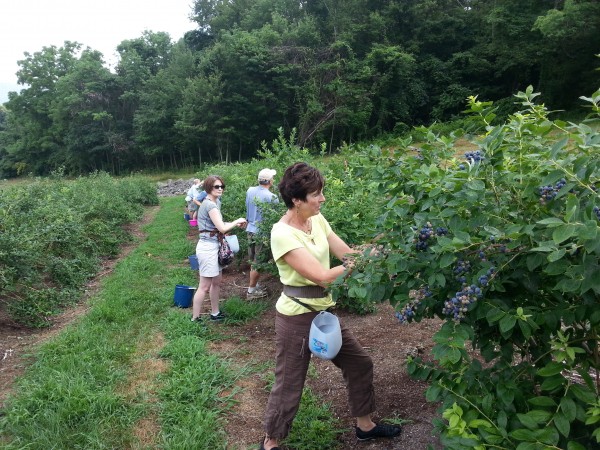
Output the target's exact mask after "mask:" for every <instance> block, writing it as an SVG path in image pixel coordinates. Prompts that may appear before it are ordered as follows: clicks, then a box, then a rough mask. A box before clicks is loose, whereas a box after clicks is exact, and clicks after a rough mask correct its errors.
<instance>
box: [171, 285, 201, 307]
mask: <svg viewBox="0 0 600 450" xmlns="http://www.w3.org/2000/svg"><path fill="white" fill-rule="evenodd" d="M194 292H196V288H195V287H193V286H186V285H184V284H177V285H175V296H174V297H173V302H174V304H175V306H178V307H180V308H189V307H190V306H192V298H194Z"/></svg>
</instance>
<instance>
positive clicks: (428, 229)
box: [415, 222, 448, 251]
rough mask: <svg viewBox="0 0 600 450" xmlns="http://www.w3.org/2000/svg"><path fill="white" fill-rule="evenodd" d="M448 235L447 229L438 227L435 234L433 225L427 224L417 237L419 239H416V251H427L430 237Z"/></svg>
mask: <svg viewBox="0 0 600 450" xmlns="http://www.w3.org/2000/svg"><path fill="white" fill-rule="evenodd" d="M447 234H448V229H447V228H444V227H437V228H436V229H435V232H434V231H433V225H431V222H427V223H426V224H425V225H423V227H422V228H421V230H420V231H419V235H418V236H417V239H415V241H416V243H417V245H416V249H417V250H419V251H425V250H427V247H428V244H427V241H428V240H429V238H430V237H432V236H434V235H438V236H445V235H447Z"/></svg>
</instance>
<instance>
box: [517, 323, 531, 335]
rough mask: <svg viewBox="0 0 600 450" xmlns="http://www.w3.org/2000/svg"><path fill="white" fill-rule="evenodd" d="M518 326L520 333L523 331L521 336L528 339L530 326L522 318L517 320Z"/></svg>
mask: <svg viewBox="0 0 600 450" xmlns="http://www.w3.org/2000/svg"><path fill="white" fill-rule="evenodd" d="M519 328H520V329H521V333H523V337H524V338H525V339H529V338H530V337H531V327H530V326H529V324H528V323H527V322H526V321H524V320H519Z"/></svg>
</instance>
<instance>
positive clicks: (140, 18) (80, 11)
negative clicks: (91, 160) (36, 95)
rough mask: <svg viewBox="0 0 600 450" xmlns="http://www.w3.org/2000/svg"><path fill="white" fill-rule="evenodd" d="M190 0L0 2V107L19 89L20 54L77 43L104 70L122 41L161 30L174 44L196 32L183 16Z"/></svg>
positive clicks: (190, 4)
mask: <svg viewBox="0 0 600 450" xmlns="http://www.w3.org/2000/svg"><path fill="white" fill-rule="evenodd" d="M192 6H193V0H93V1H90V0H3V1H2V7H1V8H0V103H4V102H5V101H7V100H8V91H18V90H19V89H21V87H22V86H19V85H18V84H17V76H16V75H15V74H16V72H17V71H18V70H19V66H18V65H17V61H18V60H22V59H24V58H25V57H24V55H23V52H29V53H30V54H33V53H35V52H38V51H40V50H42V47H49V46H51V45H55V46H56V47H62V45H63V43H64V41H77V42H79V43H81V44H83V48H85V47H86V46H87V47H91V48H92V49H94V50H98V51H100V52H101V53H102V54H103V55H104V60H105V61H106V62H107V65H108V66H109V67H113V66H114V64H115V62H116V57H115V54H116V49H117V45H119V44H120V43H121V42H122V41H123V40H125V39H135V38H138V37H140V36H141V35H142V33H143V32H144V30H148V31H154V32H159V31H164V32H167V33H169V35H170V36H171V39H172V40H178V39H179V38H181V37H182V36H183V35H184V33H185V32H186V31H189V30H193V29H195V28H196V24H195V23H194V22H191V21H190V20H189V19H188V17H189V15H190V14H191V12H192Z"/></svg>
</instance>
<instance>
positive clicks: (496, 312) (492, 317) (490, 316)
mask: <svg viewBox="0 0 600 450" xmlns="http://www.w3.org/2000/svg"><path fill="white" fill-rule="evenodd" d="M505 315H506V313H505V312H504V311H502V310H501V309H498V308H490V309H489V311H488V312H487V314H486V319H487V321H488V322H489V323H490V324H492V323H494V322H498V321H499V320H500V319H502V318H503V317H504V316H505Z"/></svg>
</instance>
